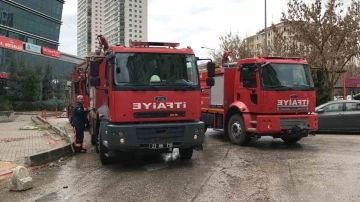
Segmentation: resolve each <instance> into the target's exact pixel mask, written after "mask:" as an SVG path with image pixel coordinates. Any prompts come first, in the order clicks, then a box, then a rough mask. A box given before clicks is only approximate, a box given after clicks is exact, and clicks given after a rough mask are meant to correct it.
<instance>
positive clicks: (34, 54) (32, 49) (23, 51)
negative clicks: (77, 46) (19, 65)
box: [0, 36, 85, 79]
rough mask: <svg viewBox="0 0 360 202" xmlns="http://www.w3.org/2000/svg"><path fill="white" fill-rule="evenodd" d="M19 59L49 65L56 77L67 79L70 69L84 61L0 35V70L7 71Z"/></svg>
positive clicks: (29, 63) (32, 63) (28, 62)
mask: <svg viewBox="0 0 360 202" xmlns="http://www.w3.org/2000/svg"><path fill="white" fill-rule="evenodd" d="M21 59H23V60H24V62H25V64H26V65H28V66H34V65H41V66H43V67H44V66H46V65H48V64H49V65H51V66H52V67H53V76H54V78H57V79H68V76H69V72H70V70H71V69H72V68H74V66H75V65H77V64H80V63H82V62H84V61H85V60H84V59H81V58H78V57H76V56H72V55H69V54H65V53H61V52H60V51H57V50H54V49H50V48H47V47H42V46H38V45H34V44H31V43H24V42H22V41H20V40H16V39H11V38H7V37H4V36H0V72H8V71H9V67H10V65H11V64H14V61H16V62H17V61H20V60H21Z"/></svg>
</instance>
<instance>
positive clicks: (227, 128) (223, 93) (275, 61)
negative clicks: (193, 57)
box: [201, 57, 318, 145]
mask: <svg viewBox="0 0 360 202" xmlns="http://www.w3.org/2000/svg"><path fill="white" fill-rule="evenodd" d="M206 75H207V72H206V71H204V70H203V71H202V73H201V77H202V80H203V81H202V84H203V85H202V87H203V92H202V98H201V102H202V107H201V111H202V115H201V120H202V121H204V122H205V125H206V127H205V128H207V127H212V128H214V129H222V130H224V132H225V135H226V137H229V138H230V140H231V142H232V143H234V144H238V145H246V144H247V143H248V142H249V140H250V138H260V137H262V136H272V137H274V138H281V139H282V140H283V141H285V142H290V143H295V142H297V141H299V140H300V139H301V138H303V137H306V136H308V135H309V134H313V133H315V131H316V130H317V128H318V117H317V115H316V114H313V113H312V112H314V111H315V107H316V92H315V88H314V82H313V78H312V74H311V70H310V66H309V65H308V64H307V62H306V61H305V60H303V59H301V58H284V57H261V58H246V59H241V60H238V61H237V62H234V63H224V64H223V66H222V67H221V68H217V71H216V76H215V77H214V80H215V86H213V87H211V88H208V87H207V86H206V84H205V83H206V82H205V80H206V79H207V76H206Z"/></svg>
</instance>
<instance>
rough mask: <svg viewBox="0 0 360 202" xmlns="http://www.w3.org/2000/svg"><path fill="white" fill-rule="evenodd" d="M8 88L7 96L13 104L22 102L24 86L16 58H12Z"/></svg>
mask: <svg viewBox="0 0 360 202" xmlns="http://www.w3.org/2000/svg"><path fill="white" fill-rule="evenodd" d="M8 87H9V88H8V90H7V96H9V98H10V100H11V102H15V101H19V100H21V98H22V90H21V89H22V85H21V81H20V78H19V76H18V68H17V63H16V60H15V58H12V60H11V61H10V67H9V80H8Z"/></svg>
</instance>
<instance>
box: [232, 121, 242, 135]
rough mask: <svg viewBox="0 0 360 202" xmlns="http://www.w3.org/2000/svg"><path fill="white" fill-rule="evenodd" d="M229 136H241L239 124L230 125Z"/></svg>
mask: <svg viewBox="0 0 360 202" xmlns="http://www.w3.org/2000/svg"><path fill="white" fill-rule="evenodd" d="M231 134H232V136H233V137H235V138H239V137H240V135H241V125H240V123H239V122H237V121H236V122H234V123H233V124H232V125H231Z"/></svg>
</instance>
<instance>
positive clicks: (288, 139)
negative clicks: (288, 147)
mask: <svg viewBox="0 0 360 202" xmlns="http://www.w3.org/2000/svg"><path fill="white" fill-rule="evenodd" d="M281 139H282V140H283V141H284V142H285V143H291V144H293V143H296V142H298V141H299V140H301V137H283V138H281Z"/></svg>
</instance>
